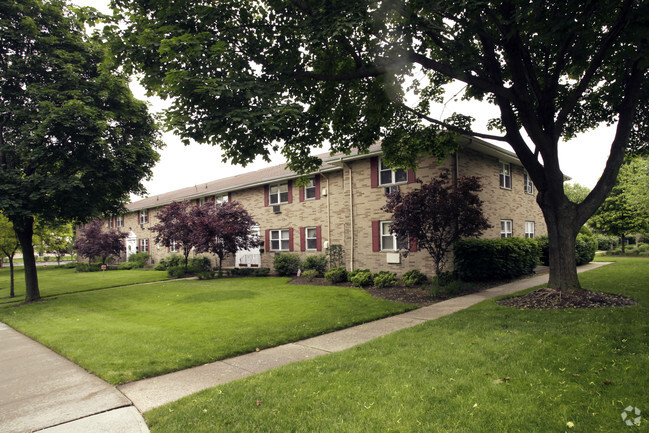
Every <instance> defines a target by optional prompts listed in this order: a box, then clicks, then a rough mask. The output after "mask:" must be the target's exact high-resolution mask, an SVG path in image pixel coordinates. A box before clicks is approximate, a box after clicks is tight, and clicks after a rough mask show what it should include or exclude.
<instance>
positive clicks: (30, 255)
mask: <svg viewBox="0 0 649 433" xmlns="http://www.w3.org/2000/svg"><path fill="white" fill-rule="evenodd" d="M12 223H13V225H14V231H15V232H16V237H17V238H18V242H20V247H21V249H22V251H23V263H24V266H23V267H24V268H25V302H32V301H36V300H38V299H40V298H41V294H40V291H39V290H38V274H37V273H36V259H35V258H34V245H33V244H32V238H33V236H34V217H22V218H16V220H13V221H12Z"/></svg>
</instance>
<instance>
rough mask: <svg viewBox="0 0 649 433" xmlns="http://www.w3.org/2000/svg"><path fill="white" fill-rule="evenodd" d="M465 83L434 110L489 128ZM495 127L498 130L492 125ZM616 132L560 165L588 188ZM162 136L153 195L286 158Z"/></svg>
mask: <svg viewBox="0 0 649 433" xmlns="http://www.w3.org/2000/svg"><path fill="white" fill-rule="evenodd" d="M74 3H76V4H78V5H80V6H92V7H95V8H97V9H99V10H100V11H103V12H106V13H110V10H109V8H108V0H76V1H74ZM131 89H132V91H133V94H134V95H135V96H136V97H137V98H138V99H142V100H146V101H147V103H148V104H149V107H150V110H151V111H152V112H154V113H157V112H160V111H161V110H163V109H164V107H166V106H167V105H168V103H167V101H162V100H160V98H157V97H147V96H146V94H145V90H144V89H143V88H142V86H140V85H139V84H138V83H137V81H133V82H131ZM460 89H461V85H459V84H457V85H450V86H449V90H448V91H447V97H446V101H445V104H438V105H437V106H434V107H433V109H432V111H431V114H432V116H433V117H437V118H440V119H441V118H446V117H448V116H449V115H450V114H452V113H453V112H457V113H462V114H466V115H470V116H472V117H474V118H476V122H475V123H474V127H473V130H474V131H478V132H486V133H490V131H487V129H486V127H485V125H486V122H487V120H489V119H490V118H493V117H498V115H499V112H498V108H497V107H495V106H494V105H490V104H488V103H479V102H475V101H462V100H460V99H459V98H457V97H454V96H455V94H456V93H457V92H458V90H460ZM491 133H494V134H496V132H493V131H492V132H491ZM614 135H615V128H614V126H613V127H606V126H601V127H599V128H597V129H596V130H594V131H590V132H587V133H584V134H580V135H579V136H578V137H577V138H575V139H573V140H571V141H569V142H561V143H560V144H559V161H560V164H561V169H562V171H563V173H564V174H565V175H567V176H569V177H570V178H571V179H572V180H571V182H573V183H579V184H581V185H584V186H586V187H588V188H592V187H594V186H595V183H596V182H597V180H598V179H599V177H600V175H601V173H602V171H603V170H604V166H605V164H606V160H607V158H608V155H609V152H610V145H611V142H612V140H613V137H614ZM162 141H163V142H164V143H165V147H164V148H163V149H161V150H160V160H159V161H158V163H157V164H156V166H155V167H154V169H153V176H152V178H151V179H150V180H146V181H144V186H145V187H146V189H147V192H148V195H156V194H161V193H164V192H168V191H173V190H176V189H180V188H184V187H188V186H192V185H197V184H201V183H205V182H209V181H212V180H216V179H221V178H225V177H229V176H235V175H237V174H241V173H245V172H249V171H253V170H258V169H261V168H264V167H267V166H269V165H276V164H281V163H282V162H284V159H283V157H282V156H281V155H278V154H273V155H272V156H271V163H270V164H269V163H267V162H265V161H263V160H262V159H261V158H257V160H256V161H255V162H254V163H252V164H249V165H248V166H246V167H241V166H237V165H232V164H229V163H227V162H223V161H222V152H221V149H220V148H219V147H214V146H211V145H201V144H197V143H193V144H190V145H189V146H185V145H184V144H183V143H182V142H181V140H180V137H178V136H175V135H174V134H172V133H168V132H167V133H163V134H162ZM494 144H496V145H499V146H502V147H505V148H507V149H508V150H511V148H509V147H508V146H507V145H505V144H503V143H501V142H494ZM326 150H327V149H324V150H319V151H317V153H322V152H326ZM137 199H138V197H135V196H133V197H131V200H133V201H135V200H137Z"/></svg>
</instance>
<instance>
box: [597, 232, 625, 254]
mask: <svg viewBox="0 0 649 433" xmlns="http://www.w3.org/2000/svg"><path fill="white" fill-rule="evenodd" d="M595 239H597V249H598V250H605V251H609V250H612V249H613V248H615V247H617V244H618V242H619V239H618V238H617V237H616V236H604V235H596V236H595Z"/></svg>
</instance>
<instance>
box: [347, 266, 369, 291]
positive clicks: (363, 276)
mask: <svg viewBox="0 0 649 433" xmlns="http://www.w3.org/2000/svg"><path fill="white" fill-rule="evenodd" d="M349 281H350V282H351V283H352V285H354V286H356V287H364V286H371V285H372V283H373V280H372V273H371V272H370V271H369V270H366V269H363V270H359V271H358V272H355V273H354V275H353V276H351V277H349Z"/></svg>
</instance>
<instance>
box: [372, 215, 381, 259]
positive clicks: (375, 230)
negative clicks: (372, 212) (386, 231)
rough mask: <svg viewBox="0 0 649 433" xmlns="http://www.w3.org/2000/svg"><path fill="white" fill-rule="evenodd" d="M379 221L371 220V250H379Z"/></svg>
mask: <svg viewBox="0 0 649 433" xmlns="http://www.w3.org/2000/svg"><path fill="white" fill-rule="evenodd" d="M380 224H381V222H380V221H372V251H374V252H378V251H381V225H380Z"/></svg>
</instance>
